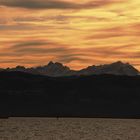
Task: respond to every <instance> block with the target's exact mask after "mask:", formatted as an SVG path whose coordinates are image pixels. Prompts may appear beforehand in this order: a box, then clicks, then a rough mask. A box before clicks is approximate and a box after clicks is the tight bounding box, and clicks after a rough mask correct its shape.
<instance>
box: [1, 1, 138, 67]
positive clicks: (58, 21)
mask: <svg viewBox="0 0 140 140" xmlns="http://www.w3.org/2000/svg"><path fill="white" fill-rule="evenodd" d="M51 60H52V61H58V62H62V63H63V64H65V65H67V66H70V67H71V68H72V69H81V68H83V67H86V66H88V65H93V64H94V65H98V64H104V63H111V62H114V61H118V60H121V61H123V62H129V63H131V64H133V65H134V66H135V67H136V68H139V70H140V0H0V67H14V66H16V65H24V66H27V67H30V66H37V65H45V64H47V63H48V62H49V61H51Z"/></svg>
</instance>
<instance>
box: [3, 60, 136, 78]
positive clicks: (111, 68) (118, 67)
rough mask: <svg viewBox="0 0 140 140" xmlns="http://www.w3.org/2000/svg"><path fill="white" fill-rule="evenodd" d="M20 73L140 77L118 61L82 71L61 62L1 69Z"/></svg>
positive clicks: (133, 70) (132, 69) (52, 75)
mask: <svg viewBox="0 0 140 140" xmlns="http://www.w3.org/2000/svg"><path fill="white" fill-rule="evenodd" d="M3 70H4V71H20V72H27V73H31V74H39V75H46V76H50V77H62V76H82V75H102V74H111V75H128V76H135V75H139V71H138V70H137V69H136V68H134V67H133V66H132V65H130V64H129V63H123V62H121V61H117V62H114V63H111V64H104V65H98V66H95V65H92V66H89V67H87V68H84V69H81V70H77V71H76V70H71V69H70V68H69V67H67V66H64V65H63V64H62V63H59V62H52V61H51V62H49V63H48V64H47V65H44V66H38V67H31V68H25V67H24V66H17V67H15V68H7V69H1V71H3Z"/></svg>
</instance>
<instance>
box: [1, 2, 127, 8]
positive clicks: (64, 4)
mask: <svg viewBox="0 0 140 140" xmlns="http://www.w3.org/2000/svg"><path fill="white" fill-rule="evenodd" d="M123 1H126V0H91V1H90V2H87V3H85V4H80V3H75V2H67V1H62V0H0V5H1V6H8V7H20V8H27V9H86V8H96V7H99V6H104V5H108V4H112V3H117V2H123Z"/></svg>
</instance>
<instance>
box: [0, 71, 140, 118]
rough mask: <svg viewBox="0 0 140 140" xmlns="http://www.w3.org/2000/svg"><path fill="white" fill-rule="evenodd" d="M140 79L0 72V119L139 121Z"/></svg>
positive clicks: (112, 76) (134, 77) (133, 77)
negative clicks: (101, 118) (80, 118)
mask: <svg viewBox="0 0 140 140" xmlns="http://www.w3.org/2000/svg"><path fill="white" fill-rule="evenodd" d="M139 83H140V76H117V75H116V76H115V75H92V76H70V77H47V76H42V75H34V74H29V73H25V72H7V71H3V72H0V116H11V117H12V116H14V117H18V116H22V117H23V116H26V117H27V116H28V117H29V116H34V117H38V116H41V117H46V116H47V117H56V116H60V117H116V118H140V108H139V106H140V86H139Z"/></svg>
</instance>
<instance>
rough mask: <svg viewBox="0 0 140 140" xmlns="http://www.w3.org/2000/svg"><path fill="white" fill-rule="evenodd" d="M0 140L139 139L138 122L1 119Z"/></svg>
mask: <svg viewBox="0 0 140 140" xmlns="http://www.w3.org/2000/svg"><path fill="white" fill-rule="evenodd" d="M0 140H140V120H129V119H128V120H125V119H122V120H121V119H91V118H90V119H80V118H59V119H56V118H9V119H1V120H0Z"/></svg>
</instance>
